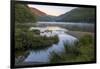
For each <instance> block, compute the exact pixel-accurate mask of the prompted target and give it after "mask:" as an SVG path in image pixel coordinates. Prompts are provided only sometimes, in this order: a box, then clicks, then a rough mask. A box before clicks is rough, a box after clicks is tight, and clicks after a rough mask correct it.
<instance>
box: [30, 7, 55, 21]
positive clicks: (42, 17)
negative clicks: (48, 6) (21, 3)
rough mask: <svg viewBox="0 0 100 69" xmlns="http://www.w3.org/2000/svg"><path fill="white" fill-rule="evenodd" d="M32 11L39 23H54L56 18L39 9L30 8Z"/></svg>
mask: <svg viewBox="0 0 100 69" xmlns="http://www.w3.org/2000/svg"><path fill="white" fill-rule="evenodd" d="M29 9H30V11H31V12H32V13H33V14H35V15H36V18H37V21H54V19H53V18H54V17H55V16H51V15H48V14H46V13H44V12H42V11H40V10H39V9H36V8H33V7H29Z"/></svg>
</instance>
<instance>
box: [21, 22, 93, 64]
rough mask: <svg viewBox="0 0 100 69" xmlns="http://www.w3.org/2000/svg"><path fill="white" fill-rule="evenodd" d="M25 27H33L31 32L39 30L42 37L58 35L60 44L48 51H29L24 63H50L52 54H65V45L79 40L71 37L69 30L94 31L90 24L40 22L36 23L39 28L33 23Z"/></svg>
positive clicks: (54, 45)
mask: <svg viewBox="0 0 100 69" xmlns="http://www.w3.org/2000/svg"><path fill="white" fill-rule="evenodd" d="M24 25H27V26H28V25H29V26H31V27H30V29H29V30H32V29H39V30H40V31H41V33H40V36H47V37H50V36H54V35H57V36H58V37H59V42H58V44H53V45H52V46H50V47H49V48H47V49H44V50H38V51H32V50H31V51H29V55H28V56H27V57H26V58H25V60H24V61H23V62H34V63H41V62H46V63H48V62H49V61H50V57H52V56H51V53H52V52H56V53H57V54H61V53H62V52H64V43H67V44H74V41H77V40H78V39H77V38H75V37H74V36H71V35H69V34H67V33H65V32H66V31H69V30H82V31H89V32H92V31H94V24H90V23H70V22H38V23H36V26H37V27H32V26H34V25H33V23H27V24H24ZM45 30H51V31H52V32H44V31H45Z"/></svg>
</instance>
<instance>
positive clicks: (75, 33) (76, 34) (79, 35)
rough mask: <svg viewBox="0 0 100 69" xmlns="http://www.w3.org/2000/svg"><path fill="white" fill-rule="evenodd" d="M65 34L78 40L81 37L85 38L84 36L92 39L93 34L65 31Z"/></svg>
mask: <svg viewBox="0 0 100 69" xmlns="http://www.w3.org/2000/svg"><path fill="white" fill-rule="evenodd" d="M66 33H67V34H69V35H72V36H74V37H76V38H78V39H79V38H81V37H83V36H85V35H91V36H93V37H94V33H93V32H83V31H67V32H66Z"/></svg>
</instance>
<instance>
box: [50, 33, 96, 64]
mask: <svg viewBox="0 0 100 69" xmlns="http://www.w3.org/2000/svg"><path fill="white" fill-rule="evenodd" d="M64 47H65V52H64V53H62V54H61V55H58V54H57V53H54V52H53V53H51V55H52V57H51V59H50V62H51V63H57V62H60V63H61V62H62V63H63V62H87V61H94V59H95V53H94V49H95V48H94V38H93V37H92V36H91V35H85V36H84V37H82V38H80V39H79V42H78V43H75V45H74V46H71V45H68V44H65V46H64Z"/></svg>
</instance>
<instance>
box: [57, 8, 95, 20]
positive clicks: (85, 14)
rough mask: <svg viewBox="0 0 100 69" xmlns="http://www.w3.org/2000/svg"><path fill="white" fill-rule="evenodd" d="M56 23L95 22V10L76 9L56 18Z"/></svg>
mask: <svg viewBox="0 0 100 69" xmlns="http://www.w3.org/2000/svg"><path fill="white" fill-rule="evenodd" d="M56 21H61V22H94V21H95V9H94V8H76V9H73V10H71V11H69V12H67V13H65V14H62V15H60V16H58V17H57V18H56Z"/></svg>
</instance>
